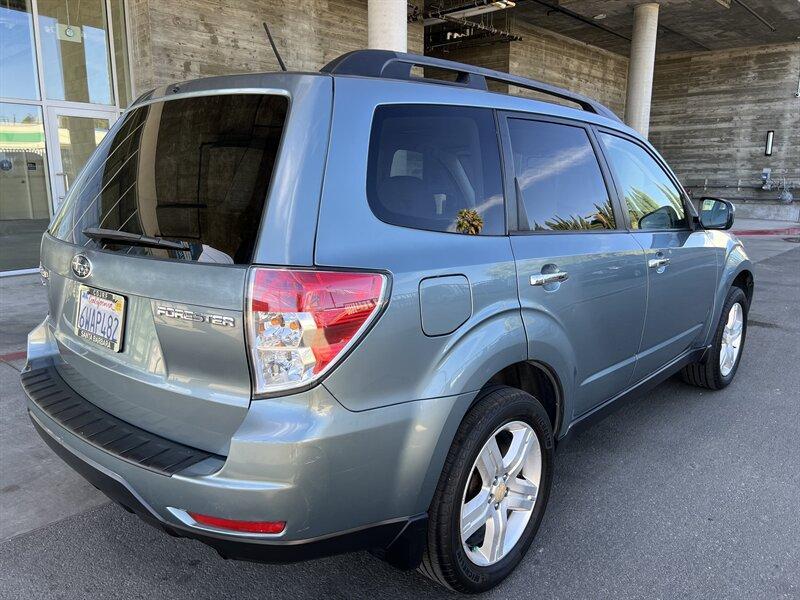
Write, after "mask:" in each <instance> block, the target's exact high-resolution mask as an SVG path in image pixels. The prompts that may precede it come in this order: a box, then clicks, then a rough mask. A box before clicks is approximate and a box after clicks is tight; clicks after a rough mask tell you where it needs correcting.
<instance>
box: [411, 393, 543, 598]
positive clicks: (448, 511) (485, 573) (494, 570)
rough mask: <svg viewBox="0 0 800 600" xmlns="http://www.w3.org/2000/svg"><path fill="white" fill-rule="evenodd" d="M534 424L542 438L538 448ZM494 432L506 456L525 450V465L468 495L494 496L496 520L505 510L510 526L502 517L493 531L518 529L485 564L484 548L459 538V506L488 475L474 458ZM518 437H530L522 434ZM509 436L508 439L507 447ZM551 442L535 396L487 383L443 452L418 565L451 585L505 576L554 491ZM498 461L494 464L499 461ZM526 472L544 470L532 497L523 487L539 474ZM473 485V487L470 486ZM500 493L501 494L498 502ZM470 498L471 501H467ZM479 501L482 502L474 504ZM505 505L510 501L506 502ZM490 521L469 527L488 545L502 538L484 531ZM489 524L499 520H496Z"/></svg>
mask: <svg viewBox="0 0 800 600" xmlns="http://www.w3.org/2000/svg"><path fill="white" fill-rule="evenodd" d="M505 428H509V430H508V431H506V429H505ZM531 430H532V433H533V434H535V438H536V442H538V450H539V452H538V454H537V453H536V446H535V445H534V441H533V437H532V436H531ZM518 436H520V437H518ZM490 438H491V439H493V440H495V442H496V444H495V445H494V446H493V448H497V449H499V450H500V453H501V455H502V458H504V459H507V460H511V458H510V457H511V456H512V455H515V456H523V455H524V456H526V457H527V458H526V459H525V463H524V464H525V466H524V467H521V470H520V471H518V473H519V474H518V475H513V476H511V479H508V480H506V479H503V475H501V476H500V477H498V478H496V479H495V482H497V481H499V482H500V483H498V484H496V485H494V486H492V487H491V488H489V493H488V496H487V495H486V488H484V487H478V488H477V489H478V491H477V492H475V494H474V496H471V497H472V502H478V499H479V497H481V498H482V497H484V496H486V497H487V498H488V499H489V501H488V507H486V509H485V510H486V511H488V512H489V513H491V514H492V515H494V516H493V517H491V518H490V522H491V523H495V522H498V523H500V522H501V521H494V520H492V519H494V518H497V519H501V517H500V515H501V514H504V515H506V516H505V517H504V518H505V519H506V521H505V523H506V525H507V528H506V527H504V526H499V525H498V526H497V529H496V531H509V532H511V534H510V535H511V537H512V538H513V537H514V536H515V535H518V536H519V537H518V538H516V541H515V542H514V543H513V544H507V545H508V546H510V549H508V548H505V549H504V550H503V553H504V555H503V556H502V557H499V556H498V557H497V558H496V562H493V563H492V564H486V565H481V564H477V563H476V562H475V560H476V559H480V560H486V559H485V558H484V557H483V554H481V553H480V552H481V551H482V550H476V549H475V548H476V547H475V546H470V547H469V548H465V545H464V544H462V539H461V531H462V529H461V508H462V503H463V502H464V501H465V500H466V499H467V497H468V493H469V494H472V491H471V490H472V488H473V487H475V486H476V485H480V484H482V483H483V480H484V479H485V476H484V475H481V473H485V472H486V471H485V469H486V462H485V460H484V461H483V462H481V466H483V470H481V466H478V465H477V464H476V461H477V460H478V455H479V454H481V453H482V452H484V451H485V450H486V448H488V447H489V445H490V443H491V442H490V441H489V440H490ZM506 440H508V441H506ZM517 440H525V441H521V442H517ZM506 444H508V446H507V447H506V446H505V445H506ZM512 447H514V448H522V447H527V448H530V450H529V451H528V452H527V453H524V452H520V451H515V452H512ZM504 448H505V449H504ZM553 449H554V443H553V432H552V427H551V425H550V419H549V417H548V416H547V412H546V411H545V409H544V407H543V406H542V405H541V404H540V403H539V401H538V400H536V398H534V397H533V396H531V395H530V394H527V393H525V392H523V391H521V390H518V389H514V388H510V387H505V386H493V387H492V388H491V389H488V390H486V391H485V392H484V393H483V394H482V396H481V397H480V399H479V400H478V401H477V403H476V404H475V405H474V406H473V407H472V408H471V409H470V410H469V412H468V413H467V415H466V416H465V417H464V420H463V421H462V423H461V425H460V426H459V428H458V431H457V432H456V435H455V439H454V440H453V444H452V445H451V447H450V451H449V452H448V455H447V458H446V460H445V464H444V468H443V470H442V474H441V476H440V478H439V483H438V485H437V488H436V492H435V494H434V498H433V501H432V503H431V507H430V510H429V512H428V515H429V520H428V539H427V544H426V548H425V551H424V554H423V559H422V564H421V565H420V567H419V570H420V572H421V573H422V574H423V575H425V576H426V577H429V578H430V579H432V580H433V581H436V582H437V583H439V584H441V585H443V586H445V587H447V588H449V589H451V590H454V591H457V592H463V593H470V594H474V593H480V592H484V591H486V590H488V589H490V588H492V587H494V586H496V585H497V584H498V583H500V582H501V581H502V580H503V579H505V578H506V577H507V576H508V575H509V574H510V573H511V572H512V571H513V570H514V568H515V567H516V566H517V564H519V562H520V561H521V560H522V558H523V557H524V556H525V553H526V552H527V550H528V547H529V546H530V545H531V542H533V539H534V537H535V535H536V531H537V530H538V529H539V524H540V523H541V520H542V517H543V515H544V511H545V508H546V507H547V500H548V497H549V494H550V485H551V482H552V471H553ZM481 456H486V454H485V453H484V454H481ZM520 460H521V459H520ZM493 464H497V462H495V463H493ZM500 466H501V469H500V471H501V470H507V471H508V472H509V473H513V472H515V469H514V468H513V466H512V468H510V469H506V468H505V467H504V466H502V465H500ZM500 471H497V472H500ZM529 472H534V473H538V474H540V477H539V485H538V491H537V492H536V495H535V498H532V496H531V495H525V494H527V493H528V491H526V490H531V489H533V488H530V487H525V486H526V484H527V483H529V482H528V479H527V478H528V477H530V478H531V480H533V479H535V477H532V476H531V475H529V474H528V473H529ZM476 477H477V479H476ZM490 478H491V476H490ZM476 482H477V484H476ZM506 482H507V484H508V485H507V486H506ZM468 485H469V486H471V487H470V488H468ZM503 488H505V493H506V496H502V493H503ZM512 488H513V489H512ZM520 489H521V490H522V492H520ZM493 493H494V495H493ZM481 494H483V495H484V496H481ZM498 497H502V498H503V499H502V500H500V501H499V502H498V503H495V500H497V498H498ZM481 502H482V501H481ZM512 503H513V504H512ZM517 503H519V504H517ZM523 503H524V504H525V506H524V507H523V506H522V504H523ZM531 504H532V508H531V507H530V505H531ZM470 505H473V504H472V503H470ZM474 505H475V506H477V504H474ZM513 505H516V508H510V507H512V506H513ZM492 506H494V507H495V508H494V511H495V512H493V513H492V512H491V511H492V508H491V507H492ZM498 507H500V508H498ZM506 507H509V508H508V510H506ZM525 518H527V519H528V520H527V523H525V521H524V519H525ZM479 520H480V519H479V518H478V519H475V520H474V521H473V523H477V522H479ZM489 527H490V524H489V523H488V522H487V523H486V524H485V525H484V526H483V528H482V529H480V528H479V529H478V530H477V531H475V532H474V533H472V534H470V535H471V536H477V538H480V537H481V536H483V544H482V545H484V546H487V541H486V540H487V539H497V538H496V537H495V538H492V537H491V536H490V538H486V536H487V534H488V532H489V531H490V530H489V529H488V528H489ZM491 527H493V528H494V527H495V526H494V525H491ZM492 530H495V529H492ZM481 531H483V533H481ZM520 532H521V533H520ZM467 539H468V540H469V541H470V544H472V540H473V539H476V537H469V538H467ZM491 545H492V544H491V542H488V546H487V547H491ZM499 546H500V547H503V544H499Z"/></svg>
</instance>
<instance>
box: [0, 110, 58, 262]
mask: <svg viewBox="0 0 800 600" xmlns="http://www.w3.org/2000/svg"><path fill="white" fill-rule="evenodd" d="M49 221H50V192H49V185H48V179H47V154H46V151H45V139H44V126H43V124H42V109H41V108H39V107H38V106H25V105H23V104H9V103H5V102H3V103H0V271H8V270H15V269H31V268H35V267H36V266H37V265H38V264H39V242H40V241H41V239H42V233H44V230H45V229H47V224H48V222H49Z"/></svg>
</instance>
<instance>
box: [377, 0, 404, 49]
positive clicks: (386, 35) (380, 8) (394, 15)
mask: <svg viewBox="0 0 800 600" xmlns="http://www.w3.org/2000/svg"><path fill="white" fill-rule="evenodd" d="M367 30H368V36H367V37H368V46H369V47H370V48H378V49H381V50H394V51H395V52H407V50H408V17H407V9H406V0H369V4H368V7H367Z"/></svg>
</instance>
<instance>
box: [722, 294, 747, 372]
mask: <svg viewBox="0 0 800 600" xmlns="http://www.w3.org/2000/svg"><path fill="white" fill-rule="evenodd" d="M743 329H744V311H743V310H742V305H741V304H739V303H738V302H737V303H736V304H734V305H733V306H731V309H730V310H729V311H728V319H727V321H726V322H725V328H724V329H723V330H722V344H721V345H720V349H719V371H720V373H721V374H722V376H723V377H727V376H728V375H729V374H730V372H731V371H732V370H733V367H734V365H735V364H736V359H737V358H738V357H739V351H740V350H741V347H742V331H743Z"/></svg>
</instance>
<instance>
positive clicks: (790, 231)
mask: <svg viewBox="0 0 800 600" xmlns="http://www.w3.org/2000/svg"><path fill="white" fill-rule="evenodd" d="M733 233H734V234H735V235H800V227H782V228H780V229H741V230H739V231H736V230H735V229H734V230H733Z"/></svg>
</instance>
